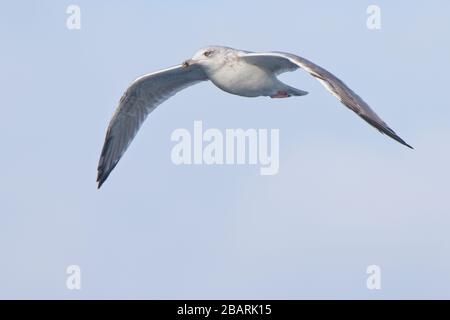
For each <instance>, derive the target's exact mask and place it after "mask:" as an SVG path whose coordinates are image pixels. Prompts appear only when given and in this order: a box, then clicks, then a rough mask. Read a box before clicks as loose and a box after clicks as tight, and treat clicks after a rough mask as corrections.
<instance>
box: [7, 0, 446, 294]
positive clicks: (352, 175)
mask: <svg viewBox="0 0 450 320" xmlns="http://www.w3.org/2000/svg"><path fill="white" fill-rule="evenodd" d="M70 4H77V5H79V6H80V8H81V19H82V21H81V30H72V31H71V30H68V29H67V28H66V19H67V17H68V15H67V14H66V8H67V6H68V5H70ZM370 4H377V5H379V6H380V8H381V19H382V21H381V27H382V28H381V30H375V31H374V30H369V29H367V27H366V20H367V17H368V15H367V13H366V9H367V7H368V6H369V5H370ZM449 12H450V2H448V1H444V0H442V1H426V2H422V3H414V4H412V3H411V2H410V1H395V2H394V1H376V2H374V1H345V2H339V3H338V2H336V1H298V0H296V1H281V0H278V1H261V0H258V1H222V2H220V3H219V2H218V1H214V2H213V1H206V0H205V1H164V2H162V1H158V2H157V1H126V2H125V1H81V0H80V1H73V2H72V1H70V2H69V1H56V0H55V1H7V2H4V3H2V10H1V11H0V39H1V47H2V49H1V52H2V53H1V59H0V70H1V72H0V87H1V88H2V89H1V91H2V102H1V126H0V144H1V149H2V152H1V157H0V298H64V299H65V298H70V299H78V298H150V299H152V298H153V299H154V298H192V299H195V298H210V299H215V298H255V299H258V298H274V299H278V298H287V299H299V298H337V299H345V298H368V299H379V298H388V299H390V298H447V299H448V298H450V233H449V230H450V170H449V163H450V151H449V141H450V127H449V123H450V108H449V107H450V105H449V98H448V90H449V89H448V82H449V78H448V75H449V74H450V67H449V57H450V42H449V40H448V39H449V32H450V20H449V19H448V16H449ZM210 44H219V45H227V46H232V47H236V48H240V49H245V50H251V51H270V50H278V51H288V52H292V53H296V54H298V55H301V56H304V57H306V58H308V59H310V60H312V61H314V62H316V63H318V64H319V65H321V66H323V67H325V68H327V69H328V70H330V71H332V72H333V73H334V74H336V75H337V76H338V77H340V78H341V79H343V80H344V81H345V82H346V83H347V84H348V85H349V86H350V87H351V88H352V89H353V90H354V91H356V92H357V93H358V94H359V95H361V96H362V97H363V98H364V99H365V100H366V101H367V102H368V103H369V105H371V106H372V107H373V108H374V109H375V110H376V112H377V113H378V114H379V115H380V116H381V117H382V118H383V119H384V120H385V121H386V122H387V123H388V124H389V125H390V126H391V127H392V128H393V129H394V130H396V131H397V133H398V134H399V135H400V136H401V137H402V138H403V139H405V140H406V141H407V142H408V143H410V144H411V145H413V146H414V147H415V150H409V149H407V148H405V147H404V146H402V145H400V144H398V143H397V142H395V141H393V140H390V139H389V138H387V137H386V136H383V135H381V134H379V133H378V132H377V131H376V130H374V129H373V128H371V127H370V126H368V125H367V124H366V123H365V122H364V121H362V120H360V119H359V118H358V117H357V116H356V115H355V114H353V113H352V112H351V111H349V110H347V109H346V108H345V107H343V106H342V105H341V104H340V103H339V101H337V100H336V99H335V98H334V97H333V96H332V95H331V94H329V93H328V92H327V91H326V90H325V89H324V88H323V87H322V86H321V85H320V83H318V82H317V81H316V80H315V79H314V78H313V77H310V76H309V75H307V74H306V73H305V72H294V73H290V74H286V75H283V76H282V79H283V80H285V81H286V82H288V83H289V84H291V85H293V86H295V87H298V88H301V89H303V90H307V91H309V92H310V94H309V95H307V96H305V97H298V98H290V99H267V98H253V99H248V98H242V97H237V96H233V95H229V94H226V93H224V92H222V91H220V90H218V89H216V88H215V87H214V86H213V85H212V84H210V83H203V84H200V85H198V86H196V87H192V88H189V89H188V90H185V91H183V92H181V93H180V94H178V95H176V96H175V97H173V98H172V99H170V100H169V101H167V102H166V103H164V104H163V105H162V106H160V107H159V108H158V109H157V110H156V111H155V112H153V113H152V114H151V115H150V116H149V118H148V119H147V121H146V123H145V124H144V126H143V127H142V129H141V131H140V132H139V134H138V135H137V137H136V139H135V140H134V141H133V143H132V145H131V146H130V148H129V149H128V151H127V153H126V154H125V156H124V157H123V158H122V160H121V162H120V163H119V164H118V166H117V167H116V169H115V170H114V171H113V173H112V174H111V176H110V177H109V179H108V180H107V181H106V183H105V184H104V186H103V187H102V189H100V190H97V189H96V183H95V177H96V167H97V161H98V157H99V154H100V151H101V147H102V144H103V139H104V134H105V130H106V126H107V124H108V122H109V120H110V117H111V115H112V113H113V111H114V109H115V107H116V105H117V102H118V100H119V98H120V96H121V95H122V93H123V91H124V90H125V88H126V87H127V86H128V84H129V83H130V82H131V81H132V80H133V79H134V78H136V77H137V76H140V75H142V74H144V73H148V72H152V71H155V70H158V69H161V68H165V67H168V66H171V65H174V64H178V63H180V62H181V61H183V60H185V59H187V58H189V57H191V56H192V54H193V53H194V52H195V51H196V50H197V49H198V48H201V47H203V46H206V45H210ZM194 120H202V121H203V124H204V126H205V127H206V128H219V129H222V130H225V129H226V128H244V129H247V128H267V129H270V128H278V129H279V130H280V171H279V174H278V175H275V176H261V175H259V168H258V167H257V166H250V165H244V166H175V165H174V164H173V163H172V162H171V160H170V151H171V148H172V146H173V145H174V143H173V142H171V141H170V134H171V133H172V131H173V130H174V129H177V128H188V129H190V130H192V127H193V122H194ZM72 264H76V265H79V266H80V267H81V271H82V290H80V291H70V290H68V289H67V288H66V285H65V283H66V278H67V275H66V268H67V266H69V265H72ZM372 264H376V265H379V266H380V267H381V270H382V280H381V281H382V289H381V290H379V291H370V290H368V289H367V288H366V279H367V274H366V268H367V266H369V265H372Z"/></svg>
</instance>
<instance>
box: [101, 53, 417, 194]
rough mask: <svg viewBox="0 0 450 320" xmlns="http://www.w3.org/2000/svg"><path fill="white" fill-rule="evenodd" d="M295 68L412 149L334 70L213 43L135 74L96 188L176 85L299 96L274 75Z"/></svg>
mask: <svg viewBox="0 0 450 320" xmlns="http://www.w3.org/2000/svg"><path fill="white" fill-rule="evenodd" d="M299 68H301V69H304V70H305V71H307V72H308V73H310V74H311V75H312V76H314V77H315V78H317V80H319V81H320V83H322V84H323V85H324V87H325V88H326V89H327V90H328V91H330V92H331V93H332V94H333V95H334V96H336V97H337V98H338V99H339V100H340V101H341V102H342V103H343V104H344V105H345V106H347V107H348V108H349V109H351V110H352V111H354V112H355V113H356V114H358V115H359V116H360V117H361V118H363V119H364V120H365V121H367V122H368V123H369V124H370V125H372V126H374V127H375V128H376V129H378V130H379V131H380V132H381V133H384V134H387V135H388V136H389V137H391V138H393V139H394V140H397V141H398V142H400V143H401V144H403V145H405V146H407V147H410V148H412V147H411V146H410V145H408V144H407V143H406V142H405V141H403V140H402V139H401V138H400V137H399V136H398V135H397V134H396V133H395V132H394V131H393V130H392V129H391V128H389V126H388V125H387V124H386V123H385V122H384V121H383V120H381V118H380V117H379V116H378V115H377V114H376V113H375V112H374V111H373V110H372V109H371V108H370V107H369V105H368V104H367V103H366V102H364V100H362V99H361V97H359V96H358V95H357V94H356V93H354V92H353V91H352V90H351V89H350V88H349V87H347V86H346V85H345V84H344V83H343V82H342V81H341V80H340V79H338V78H337V77H336V76H334V75H333V74H332V73H330V72H328V71H327V70H325V69H323V68H321V67H320V66H318V65H316V64H314V63H312V62H311V61H309V60H306V59H304V58H301V57H299V56H296V55H293V54H290V53H283V52H267V53H254V52H249V51H242V50H236V49H232V48H229V47H221V46H213V47H207V48H203V49H200V50H199V51H197V52H196V53H195V55H194V56H193V57H192V58H191V59H189V60H186V61H185V62H184V63H183V64H181V65H177V66H174V67H171V68H168V69H164V70H160V71H157V72H154V73H151V74H148V75H144V76H142V77H140V78H138V79H136V80H135V81H134V82H133V83H132V84H131V85H130V87H129V88H128V89H127V90H126V91H125V93H124V95H123V96H122V98H121V99H120V102H119V106H118V107H117V109H116V111H115V113H114V115H113V117H112V119H111V121H110V124H109V126H108V130H107V133H106V137H105V143H104V145H103V149H102V153H101V156H100V161H99V165H98V176H97V181H98V187H99V188H100V186H101V185H102V184H103V182H104V181H105V180H106V179H107V178H108V176H109V174H110V173H111V171H112V170H113V169H114V167H115V166H116V165H117V163H118V162H119V160H120V158H121V157H122V155H123V154H124V152H125V151H126V149H127V148H128V146H129V144H130V143H131V141H132V140H133V138H134V136H135V135H136V133H137V131H138V130H139V128H140V126H141V125H142V123H143V122H144V120H145V119H146V117H147V115H148V114H149V113H150V112H152V111H153V110H154V109H155V108H156V107H157V106H158V105H159V104H161V103H162V102H164V101H165V100H167V99H168V98H170V97H171V96H173V95H174V94H176V93H177V92H179V91H180V90H182V89H184V88H187V87H189V86H191V85H193V84H195V83H198V82H201V81H206V80H211V81H212V82H213V83H214V84H215V85H216V86H217V87H218V88H220V89H222V90H223V91H226V92H228V93H231V94H235V95H238V96H244V97H258V96H269V97H272V98H286V97H290V96H302V95H305V94H307V92H306V91H303V90H299V89H296V88H293V87H291V86H289V85H287V84H285V83H283V82H281V81H280V80H279V79H278V78H277V75H279V74H280V73H283V72H287V71H294V70H296V69H299Z"/></svg>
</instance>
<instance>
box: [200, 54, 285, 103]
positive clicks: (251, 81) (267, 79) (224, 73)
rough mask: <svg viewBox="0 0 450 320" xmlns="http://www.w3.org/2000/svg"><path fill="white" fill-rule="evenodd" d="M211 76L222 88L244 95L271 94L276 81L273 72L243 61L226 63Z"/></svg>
mask: <svg viewBox="0 0 450 320" xmlns="http://www.w3.org/2000/svg"><path fill="white" fill-rule="evenodd" d="M209 78H210V80H211V81H212V82H213V83H214V84H215V85H216V86H217V87H219V88H220V89H222V90H224V91H226V92H228V93H231V94H235V95H239V96H244V97H258V96H264V95H269V94H270V93H271V92H272V91H273V87H274V84H275V82H276V78H275V76H274V75H273V74H271V73H269V72H267V71H266V70H263V69H261V68H259V67H257V66H254V65H250V64H247V63H242V62H235V63H232V64H227V65H224V66H223V67H221V68H220V69H218V70H215V71H214V72H212V73H211V74H210V75H209Z"/></svg>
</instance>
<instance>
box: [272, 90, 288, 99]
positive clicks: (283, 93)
mask: <svg viewBox="0 0 450 320" xmlns="http://www.w3.org/2000/svg"><path fill="white" fill-rule="evenodd" d="M290 96H291V95H290V94H288V93H287V91H284V90H278V91H277V93H275V94H273V95H271V96H270V97H271V98H289V97H290Z"/></svg>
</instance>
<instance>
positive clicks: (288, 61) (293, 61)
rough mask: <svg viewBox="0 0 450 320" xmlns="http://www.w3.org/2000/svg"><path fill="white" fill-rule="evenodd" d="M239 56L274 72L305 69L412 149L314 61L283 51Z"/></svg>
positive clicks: (356, 110)
mask: <svg viewBox="0 0 450 320" xmlns="http://www.w3.org/2000/svg"><path fill="white" fill-rule="evenodd" d="M241 58H242V59H244V60H245V61H247V62H249V63H253V64H256V65H259V66H263V67H266V68H268V69H269V70H271V71H272V72H274V73H275V74H279V73H282V72H286V71H292V70H295V69H297V68H302V69H304V70H306V71H307V72H308V73H310V74H311V75H312V76H314V77H315V78H317V80H319V81H320V83H322V85H323V86H324V87H325V88H326V89H327V90H328V91H330V92H331V93H332V94H333V95H334V96H335V97H336V98H338V99H339V100H340V101H341V102H342V103H343V104H344V105H345V106H347V107H348V108H349V109H351V110H352V111H354V112H355V113H356V114H357V115H359V116H360V117H361V118H362V119H364V120H365V121H366V122H368V123H369V124H370V125H372V126H373V127H375V128H376V129H378V130H379V131H380V132H381V133H384V134H386V135H388V136H389V137H391V138H392V139H394V140H396V141H398V142H400V143H401V144H403V145H405V146H407V147H409V148H411V149H412V147H411V146H410V145H409V144H407V143H406V142H405V141H404V140H403V139H402V138H400V137H399V136H398V135H397V134H396V133H395V132H394V130H392V129H391V128H390V127H389V126H388V125H387V124H386V123H385V122H384V121H383V120H382V119H381V118H380V117H379V116H378V115H377V114H376V113H375V112H374V111H373V110H372V109H371V108H370V107H369V105H368V104H367V103H366V102H365V101H364V100H363V99H362V98H361V97H360V96H358V95H357V94H356V93H355V92H353V90H351V89H350V88H349V87H347V85H346V84H345V83H344V82H342V81H341V80H340V79H339V78H337V77H336V76H335V75H333V74H332V73H331V72H329V71H327V70H325V69H324V68H322V67H320V66H318V65H316V64H315V63H313V62H311V61H309V60H307V59H304V58H302V57H299V56H296V55H293V54H290V53H284V52H268V53H249V54H245V55H243V56H242V57H241Z"/></svg>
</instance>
